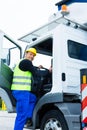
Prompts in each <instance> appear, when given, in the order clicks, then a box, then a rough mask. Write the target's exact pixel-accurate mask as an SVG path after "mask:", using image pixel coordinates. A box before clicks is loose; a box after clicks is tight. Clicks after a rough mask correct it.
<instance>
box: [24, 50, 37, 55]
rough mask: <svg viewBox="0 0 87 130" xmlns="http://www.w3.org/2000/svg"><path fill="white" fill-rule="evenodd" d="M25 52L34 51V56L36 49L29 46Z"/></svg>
mask: <svg viewBox="0 0 87 130" xmlns="http://www.w3.org/2000/svg"><path fill="white" fill-rule="evenodd" d="M26 52H32V53H34V55H35V56H36V54H37V50H36V49H35V48H29V49H27V50H26Z"/></svg>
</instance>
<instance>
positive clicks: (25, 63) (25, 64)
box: [19, 59, 35, 74]
mask: <svg viewBox="0 0 87 130" xmlns="http://www.w3.org/2000/svg"><path fill="white" fill-rule="evenodd" d="M19 69H21V70H22V71H30V72H31V73H32V74H35V68H34V66H33V64H32V62H31V61H29V60H27V59H24V60H22V61H21V62H20V63H19Z"/></svg>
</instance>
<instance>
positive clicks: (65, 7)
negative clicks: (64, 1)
mask: <svg viewBox="0 0 87 130" xmlns="http://www.w3.org/2000/svg"><path fill="white" fill-rule="evenodd" d="M61 14H62V15H63V16H64V15H67V14H69V11H68V8H67V6H66V5H62V6H61Z"/></svg>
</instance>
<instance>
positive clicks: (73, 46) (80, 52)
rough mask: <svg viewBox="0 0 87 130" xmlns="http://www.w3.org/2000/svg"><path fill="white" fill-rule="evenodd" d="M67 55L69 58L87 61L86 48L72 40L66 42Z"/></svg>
mask: <svg viewBox="0 0 87 130" xmlns="http://www.w3.org/2000/svg"><path fill="white" fill-rule="evenodd" d="M67 43H68V55H69V57H71V58H74V59H78V60H82V61H87V46H86V45H84V44H81V43H78V42H75V41H72V40H68V42H67Z"/></svg>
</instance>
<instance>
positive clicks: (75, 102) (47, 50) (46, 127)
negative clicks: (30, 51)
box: [0, 0, 87, 130]
mask: <svg viewBox="0 0 87 130" xmlns="http://www.w3.org/2000/svg"><path fill="white" fill-rule="evenodd" d="M67 1H68V0H66V1H62V2H59V3H57V5H59V6H60V5H62V4H64V3H66V2H67ZM85 2H87V1H86V0H85ZM66 14H68V12H67V11H66V10H63V11H62V12H61V16H59V17H58V16H57V15H55V16H53V17H55V18H53V19H52V20H51V22H49V23H48V24H46V25H44V26H42V27H40V28H39V29H36V30H35V31H32V32H31V33H29V34H27V35H25V36H23V37H21V38H19V40H21V41H23V42H27V44H28V45H27V47H26V48H25V49H27V48H29V47H35V48H36V49H37V52H38V54H40V56H43V57H44V58H43V59H44V62H45V63H46V64H47V62H48V59H49V60H50V63H51V59H52V68H53V70H52V82H49V79H48V78H47V77H44V76H42V77H41V81H40V84H39V90H38V91H39V94H38V95H37V96H38V101H37V103H36V106H35V108H34V111H33V117H32V121H33V126H31V127H30V129H33V130H35V129H41V130H81V129H82V109H81V108H82V106H81V102H82V98H81V97H82V94H81V81H82V79H81V77H83V75H84V73H85V72H86V71H84V73H83V70H84V69H85V68H87V26H86V25H84V24H80V23H78V22H76V21H73V20H72V19H69V17H67V15H66ZM3 38H5V39H7V41H9V42H10V46H9V49H7V48H6V44H5V45H4V46H3ZM11 44H12V45H11ZM3 47H4V48H3ZM0 49H1V50H0V97H1V98H2V99H3V100H4V102H5V104H6V107H7V111H8V112H15V106H16V101H15V99H14V98H13V96H12V94H11V90H10V86H11V82H12V76H13V71H14V66H15V62H17V60H19V59H20V58H22V57H23V54H22V48H21V47H20V46H19V44H18V43H16V42H14V41H13V40H12V39H10V38H9V37H8V36H7V35H6V34H4V33H3V32H2V31H1V32H0ZM3 53H4V54H6V55H3ZM14 53H15V54H14ZM16 55H17V59H15V57H16ZM14 56H15V57H14ZM18 56H19V57H18ZM37 57H39V55H38V56H37ZM45 57H47V61H45ZM41 59H42V58H41V57H40V59H39V61H40V62H41ZM13 65H14V66H13ZM49 66H50V65H49ZM42 71H46V69H45V68H44V69H43V70H42ZM80 72H81V74H80ZM44 80H46V82H45V84H44ZM85 80H86V78H85ZM84 83H85V84H86V82H84ZM37 87H38V86H37ZM86 103H87V102H86ZM86 105H87V104H86ZM85 118H86V119H87V110H86V113H85Z"/></svg>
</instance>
